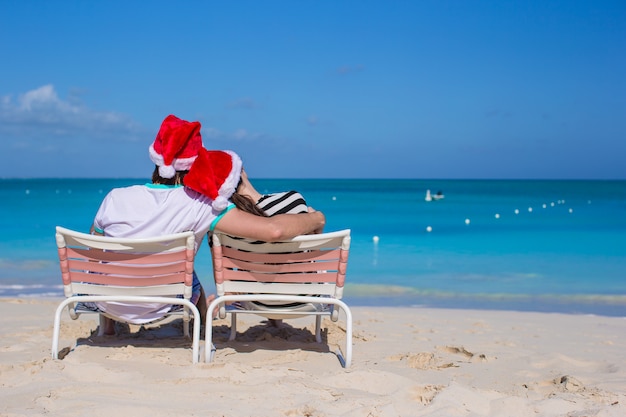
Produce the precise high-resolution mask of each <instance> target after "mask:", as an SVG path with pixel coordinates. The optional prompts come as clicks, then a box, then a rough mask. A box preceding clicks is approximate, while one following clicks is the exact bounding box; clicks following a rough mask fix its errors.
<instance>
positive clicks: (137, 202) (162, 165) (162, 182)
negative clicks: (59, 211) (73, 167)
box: [91, 115, 325, 334]
mask: <svg viewBox="0 0 626 417" xmlns="http://www.w3.org/2000/svg"><path fill="white" fill-rule="evenodd" d="M149 154H150V159H151V160H152V161H153V162H154V163H155V165H156V167H155V169H154V173H153V174H152V182H151V183H148V184H145V185H134V186H130V187H124V188H116V189H113V190H111V192H109V194H107V196H106V197H105V198H104V200H103V201H102V203H101V205H100V208H99V209H98V212H97V213H96V216H95V218H94V222H93V225H92V228H91V232H92V233H94V234H100V235H104V236H111V237H118V238H121V237H124V238H141V237H154V236H161V235H167V234H173V233H180V232H184V231H193V232H194V235H195V237H196V245H195V250H196V251H197V250H198V248H199V247H200V244H201V243H202V241H203V239H204V237H205V236H206V235H207V234H208V233H210V232H212V231H214V230H217V231H221V232H224V233H227V234H229V235H233V236H240V237H244V238H249V239H254V240H261V241H266V242H275V241H279V240H285V239H289V238H292V237H294V236H297V235H302V234H310V233H321V232H322V230H323V228H324V224H325V217H324V214H323V213H321V212H319V211H315V210H314V209H312V208H310V207H307V205H306V202H305V201H304V199H303V198H302V196H301V195H300V194H298V193H296V192H294V191H291V192H286V193H279V194H272V195H269V196H263V195H261V194H260V193H259V192H257V191H256V190H255V189H254V187H253V186H252V184H251V183H250V181H249V180H248V177H247V175H246V173H245V171H244V170H243V164H242V162H241V159H240V158H239V156H238V155H237V154H236V153H234V152H232V151H210V150H206V149H205V148H204V147H203V144H202V136H201V134H200V123H199V122H188V121H185V120H181V119H179V118H178V117H176V116H173V115H170V116H168V117H166V118H165V120H164V121H163V123H162V124H161V128H160V129H159V132H158V134H157V136H156V139H155V140H154V142H153V143H152V144H151V145H150V147H149ZM295 213H298V214H295ZM191 301H192V302H193V303H194V304H196V305H197V307H198V309H199V310H200V312H201V315H202V318H201V319H202V321H203V322H204V321H205V320H206V317H204V315H205V313H206V310H207V300H206V296H205V294H204V290H203V288H202V285H201V284H200V281H199V280H198V277H197V276H196V274H195V273H194V285H193V295H192V298H191ZM93 307H95V308H97V309H98V310H99V311H101V312H104V313H106V314H107V315H108V316H111V317H117V318H119V319H120V320H122V321H125V322H128V323H133V324H145V323H149V322H152V321H154V320H157V319H159V318H161V317H163V316H164V315H165V314H166V313H167V312H168V311H169V309H170V308H171V306H169V305H162V304H154V305H147V304H125V303H117V302H102V303H97V304H96V305H94V306H93ZM114 332H115V330H114V322H113V321H112V320H111V319H108V320H107V321H106V324H105V329H104V333H105V334H114Z"/></svg>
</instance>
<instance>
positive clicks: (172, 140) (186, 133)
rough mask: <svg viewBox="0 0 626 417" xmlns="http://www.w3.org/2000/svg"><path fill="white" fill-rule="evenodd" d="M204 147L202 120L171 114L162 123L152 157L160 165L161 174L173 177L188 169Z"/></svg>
mask: <svg viewBox="0 0 626 417" xmlns="http://www.w3.org/2000/svg"><path fill="white" fill-rule="evenodd" d="M201 148H202V136H201V135H200V122H188V121H186V120H182V119H179V118H178V117H176V116H174V115H173V114H170V115H169V116H167V117H166V118H165V120H163V123H161V128H160V129H159V133H157V136H156V139H155V140H154V143H152V145H150V148H149V152H150V159H151V160H152V162H154V163H155V164H156V165H158V167H159V175H160V176H161V177H163V178H172V177H174V174H176V171H187V170H189V168H191V164H192V163H193V161H194V160H195V159H196V156H197V155H198V151H199V150H200V149H201Z"/></svg>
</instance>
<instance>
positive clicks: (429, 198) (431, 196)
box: [424, 190, 445, 201]
mask: <svg viewBox="0 0 626 417" xmlns="http://www.w3.org/2000/svg"><path fill="white" fill-rule="evenodd" d="M444 198H445V196H444V195H443V192H441V191H437V194H431V193H430V190H426V198H424V200H426V201H433V200H435V201H437V200H443V199H444Z"/></svg>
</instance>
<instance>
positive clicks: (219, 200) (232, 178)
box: [212, 151, 243, 211]
mask: <svg viewBox="0 0 626 417" xmlns="http://www.w3.org/2000/svg"><path fill="white" fill-rule="evenodd" d="M223 152H224V153H227V154H228V155H230V157H231V160H232V164H233V166H232V168H231V170H230V173H229V174H228V177H226V179H225V180H224V182H223V183H222V185H221V186H220V189H219V191H218V196H217V197H216V198H215V200H213V204H212V206H213V208H214V209H216V210H218V211H221V210H224V209H225V208H226V207H228V203H229V201H228V200H229V199H230V197H231V196H232V195H233V194H234V193H235V191H236V190H237V186H238V185H239V180H240V179H241V168H242V167H243V163H242V162H241V158H240V157H239V155H237V154H236V153H235V152H233V151H223Z"/></svg>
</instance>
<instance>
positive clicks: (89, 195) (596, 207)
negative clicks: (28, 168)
mask: <svg viewBox="0 0 626 417" xmlns="http://www.w3.org/2000/svg"><path fill="white" fill-rule="evenodd" d="M144 182H146V180H143V179H0V201H1V203H0V297H44V296H45V297H50V296H54V297H59V296H61V295H62V291H61V286H60V282H61V278H60V276H59V271H58V265H57V261H56V248H55V243H54V227H55V226H56V225H62V226H65V227H68V228H72V229H76V230H81V231H85V232H86V231H88V229H89V226H90V225H91V221H92V219H93V216H94V214H95V212H96V210H97V208H98V206H99V204H100V201H101V200H102V198H103V197H104V195H105V194H106V193H107V192H108V191H109V190H110V189H111V188H113V187H119V186H125V185H131V184H141V183H144ZM253 182H254V184H255V186H256V187H257V188H258V189H259V190H260V191H262V192H274V191H282V190H287V189H295V190H298V191H300V192H301V193H302V194H304V196H305V197H306V198H307V200H308V202H309V204H310V205H311V206H313V207H315V208H316V209H318V210H322V211H323V212H324V213H325V214H326V217H327V227H326V230H329V231H330V230H337V229H343V228H350V229H352V247H351V253H350V261H349V268H348V282H349V285H348V286H347V288H346V300H347V301H348V302H349V303H352V304H354V305H394V306H395V305H405V306H430V307H451V308H456V307H459V308H461V307H462V308H482V309H504V310H531V311H551V312H567V313H583V314H601V315H611V316H623V317H626V181H521V180H516V181H508V180H506V181H505V180H502V181H499V180H352V179H351V180H339V179H337V180H332V179H323V180H316V179H294V180H291V179H280V180H270V179H257V180H254V179H253ZM427 189H430V190H431V192H432V193H433V194H434V193H436V192H437V191H439V190H441V191H442V192H443V194H444V195H445V198H444V199H442V200H439V201H430V202H427V201H425V194H426V190H427ZM429 230H430V231H429ZM197 271H198V272H199V274H200V278H201V280H202V282H203V284H204V286H205V288H206V289H207V291H212V288H213V284H212V276H211V262H210V257H209V249H208V246H207V245H204V246H203V247H202V248H201V249H200V252H199V253H198V258H197Z"/></svg>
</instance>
